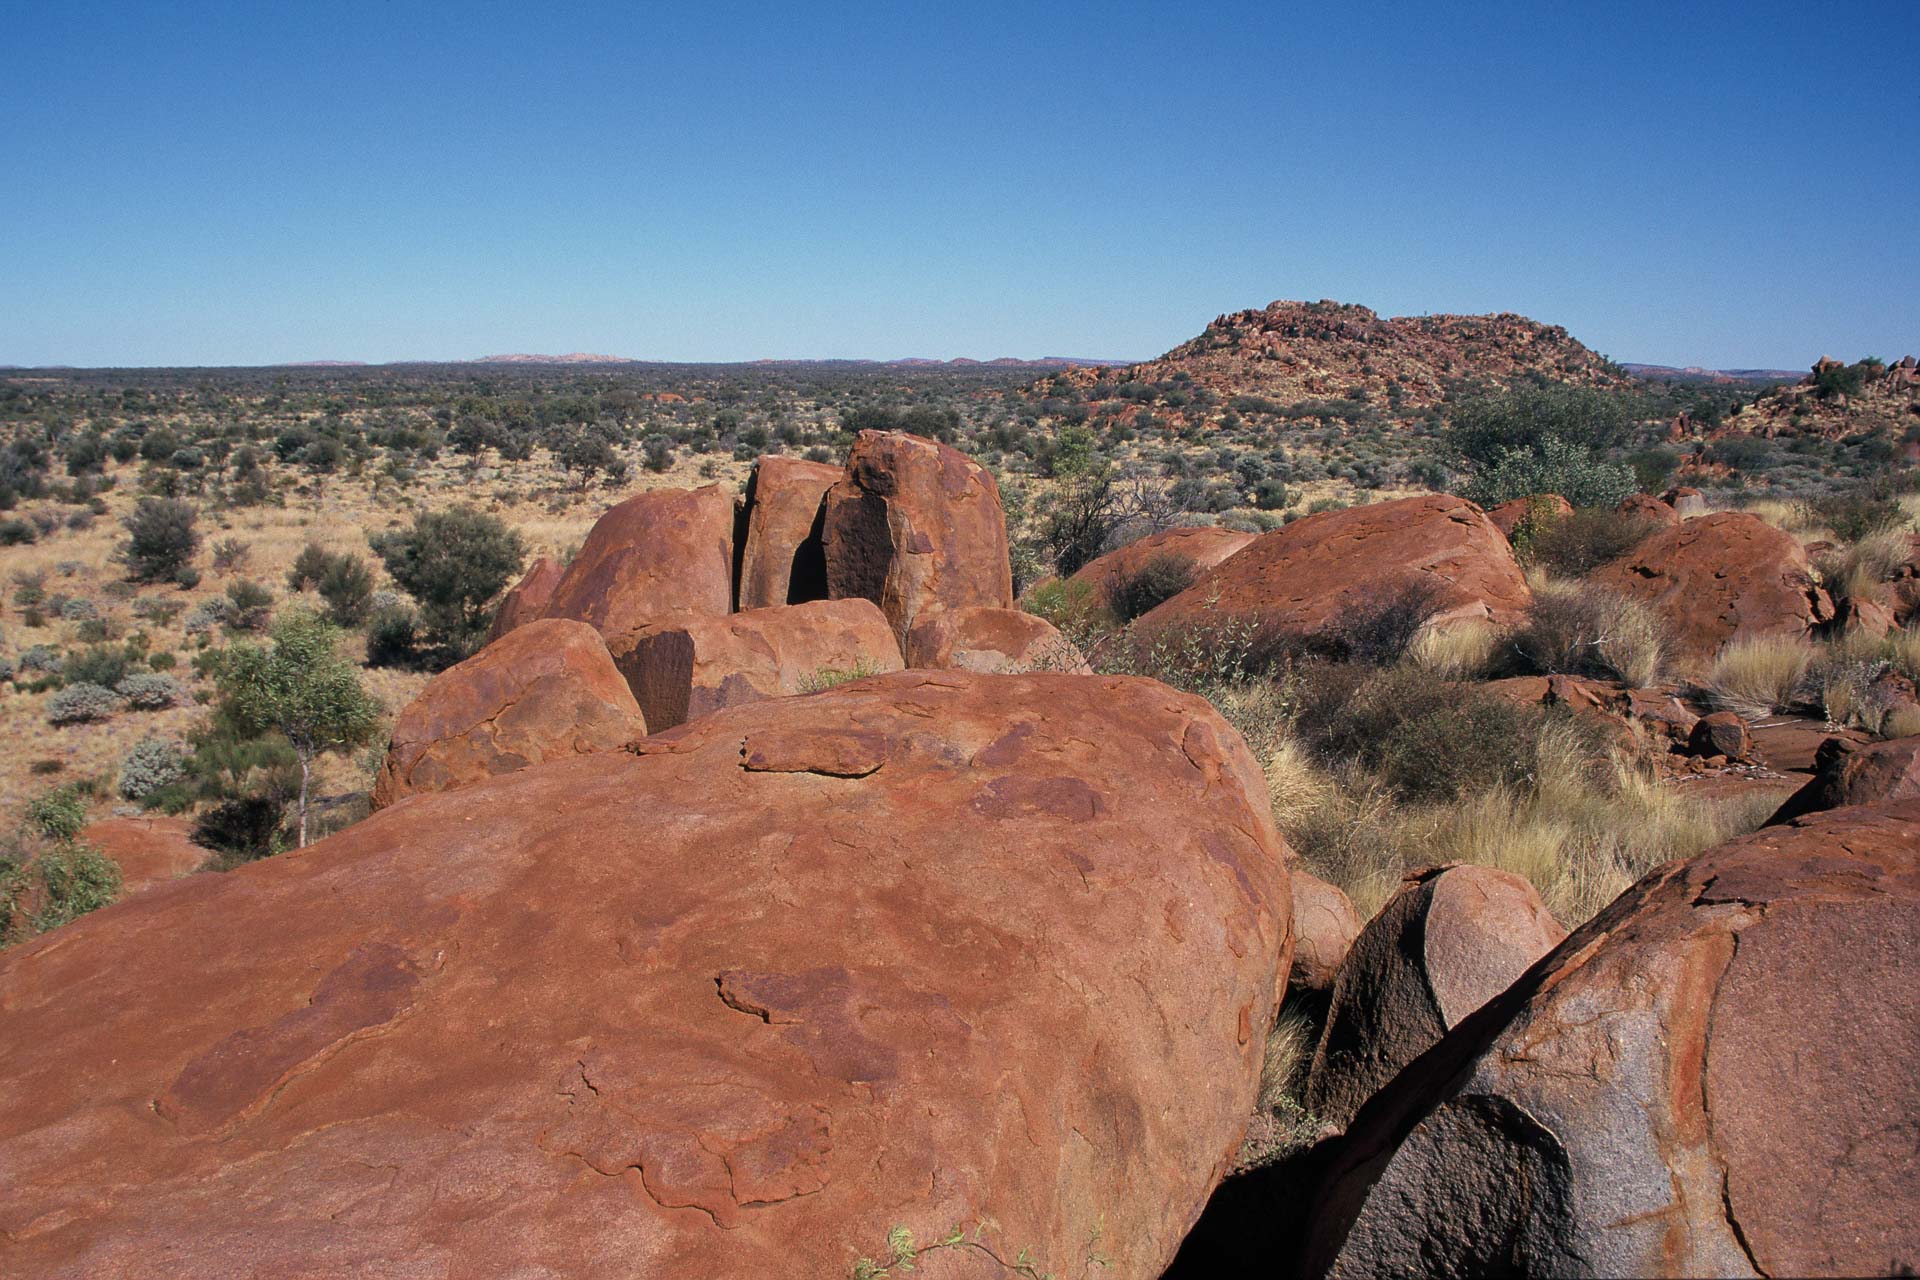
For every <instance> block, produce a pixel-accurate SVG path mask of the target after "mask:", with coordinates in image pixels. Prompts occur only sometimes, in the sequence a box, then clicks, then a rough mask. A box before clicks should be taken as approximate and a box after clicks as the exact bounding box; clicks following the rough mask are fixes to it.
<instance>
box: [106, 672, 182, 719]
mask: <svg viewBox="0 0 1920 1280" xmlns="http://www.w3.org/2000/svg"><path fill="white" fill-rule="evenodd" d="M114 691H115V692H116V693H118V694H119V695H120V696H121V697H123V698H125V699H126V700H127V705H128V706H130V707H132V708H133V709H134V710H135V711H165V710H166V709H167V708H168V707H177V706H179V705H180V704H181V703H183V702H185V701H187V698H188V694H187V687H186V686H185V685H183V684H181V683H180V682H179V681H178V680H175V679H174V678H173V677H172V676H163V675H161V674H159V673H158V672H149V673H146V674H141V675H131V676H128V677H127V678H126V679H124V680H122V681H121V682H120V683H119V684H117V685H115V686H114Z"/></svg>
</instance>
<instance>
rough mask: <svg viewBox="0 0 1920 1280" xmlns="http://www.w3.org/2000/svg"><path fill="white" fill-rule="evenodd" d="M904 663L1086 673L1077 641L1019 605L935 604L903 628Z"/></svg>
mask: <svg viewBox="0 0 1920 1280" xmlns="http://www.w3.org/2000/svg"><path fill="white" fill-rule="evenodd" d="M907 665H908V666H910V667H926V668H931V669H933V670H938V671H981V672H996V671H998V672H1021V671H1072V672H1079V673H1081V674H1083V675H1084V674H1087V673H1088V672H1091V671H1092V670H1093V668H1091V667H1089V666H1088V665H1087V660H1086V658H1085V657H1084V656H1083V655H1082V654H1081V652H1080V649H1079V646H1077V645H1075V644H1074V643H1073V641H1071V640H1069V639H1067V638H1066V637H1065V636H1063V635H1061V634H1060V629H1059V628H1058V627H1056V626H1054V625H1053V624H1052V623H1051V622H1048V621H1047V620H1046V619H1045V618H1041V617H1037V616H1035V615H1034V614H1031V613H1028V612H1027V611H1026V610H1024V609H994V608H985V607H974V608H969V609H937V610H934V611H933V612H931V613H926V614H922V615H920V620H919V621H917V622H915V623H914V624H913V630H911V631H909V632H907Z"/></svg>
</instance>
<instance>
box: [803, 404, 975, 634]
mask: <svg viewBox="0 0 1920 1280" xmlns="http://www.w3.org/2000/svg"><path fill="white" fill-rule="evenodd" d="M824 536H825V543H826V559H827V590H828V594H829V595H830V596H832V597H833V598H834V599H836V600H844V599H849V598H853V597H861V598H864V599H867V600H871V601H873V602H874V603H875V604H877V605H879V606H880V609H881V611H882V612H884V613H885V614H886V615H887V621H888V622H890V623H892V624H893V632H894V635H895V637H896V638H897V639H898V640H899V641H900V644H901V647H902V648H903V649H904V648H905V647H906V641H907V633H908V632H909V631H911V630H912V629H913V625H914V623H915V622H916V621H917V620H918V619H919V617H920V615H921V614H922V613H924V612H927V611H929V610H931V609H934V608H936V607H937V608H947V609H964V608H967V607H969V606H972V605H985V606H990V607H993V608H1001V609H1007V608H1012V607H1013V571H1012V568H1011V561H1010V560H1009V558H1008V546H1007V518H1006V513H1005V512H1004V511H1002V510H1001V507H1000V487H999V485H997V484H996V483H994V479H993V474H992V473H991V472H989V471H988V470H987V469H986V468H985V467H983V466H981V465H980V464H979V463H977V462H974V461H973V460H972V459H970V458H968V457H966V456H965V455H964V454H962V453H960V452H959V451H958V450H955V449H951V448H949V447H947V446H946V445H944V444H941V443H939V442H938V441H934V440H924V439H922V438H920V437H919V436H910V435H905V434H903V433H900V432H885V431H862V432H861V433H860V434H859V435H858V436H856V437H855V438H854V442H853V449H852V451H851V452H850V453H849V454H848V456H847V473H846V476H845V477H844V478H843V479H841V480H840V481H839V482H838V483H836V484H835V485H834V486H833V488H831V489H829V490H828V491H827V499H826V522H825V535H824Z"/></svg>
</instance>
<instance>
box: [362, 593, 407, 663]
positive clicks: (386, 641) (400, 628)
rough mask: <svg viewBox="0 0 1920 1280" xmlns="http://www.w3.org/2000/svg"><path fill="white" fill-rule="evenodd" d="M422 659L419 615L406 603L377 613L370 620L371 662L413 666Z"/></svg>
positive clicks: (368, 658)
mask: <svg viewBox="0 0 1920 1280" xmlns="http://www.w3.org/2000/svg"><path fill="white" fill-rule="evenodd" d="M419 660H420V618H419V615H418V614H416V613H415V612H414V611H413V610H412V609H409V608H407V607H406V606H404V605H402V606H399V607H395V608H386V609H381V610H379V611H378V612H376V613H375V614H374V615H373V617H372V619H371V620H369V621H368V623H367V665H368V666H370V667H409V666H412V665H413V664H414V663H416V662H418V661H419Z"/></svg>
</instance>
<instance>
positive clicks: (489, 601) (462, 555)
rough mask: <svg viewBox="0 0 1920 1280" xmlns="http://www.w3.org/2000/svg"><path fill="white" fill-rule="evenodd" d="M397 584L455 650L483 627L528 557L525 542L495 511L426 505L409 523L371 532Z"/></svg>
mask: <svg viewBox="0 0 1920 1280" xmlns="http://www.w3.org/2000/svg"><path fill="white" fill-rule="evenodd" d="M368 541H369V542H370V543H371V544H372V546H373V550H374V554H375V555H378V556H379V557H380V560H381V563H383V564H385V565H386V567H387V572H388V573H389V574H391V575H392V577H393V580H394V581H395V582H397V583H399V584H400V589H401V590H403V591H405V592H406V593H407V594H408V595H410V596H412V597H413V598H414V599H416V600H418V601H419V602H420V606H421V611H422V613H423V614H424V615H425V618H426V622H427V625H428V626H429V627H430V628H432V629H433V630H434V631H435V632H437V633H439V635H440V636H441V638H442V639H444V640H445V641H446V642H447V643H448V644H449V646H450V647H452V648H453V649H454V650H455V652H460V651H463V650H464V649H465V648H466V647H467V646H468V645H469V644H470V643H471V642H472V641H473V640H475V639H477V638H478V637H479V636H480V634H481V633H482V632H483V631H484V630H485V629H486V625H487V623H488V621H489V620H490V619H491V616H492V605H493V601H494V599H495V597H497V596H498V595H499V594H500V593H501V592H502V591H503V590H505V589H506V586H507V584H508V583H509V582H511V581H513V579H514V576H515V575H516V574H518V573H519V572H520V562H521V561H522V560H524V559H526V555H527V549H526V544H525V543H523V542H522V541H521V540H520V535H519V534H518V533H516V532H515V531H513V530H512V529H509V528H508V527H507V526H506V524H505V523H503V522H502V521H501V520H500V518H499V517H498V516H491V515H488V514H487V513H486V512H484V511H478V510H475V509H474V508H472V507H450V508H448V509H447V510H445V511H427V512H423V513H421V514H420V515H419V516H417V517H415V519H414V522H413V527H412V528H411V529H403V530H396V531H394V532H392V533H382V534H373V535H370V536H369V538H368Z"/></svg>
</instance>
